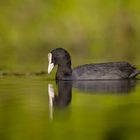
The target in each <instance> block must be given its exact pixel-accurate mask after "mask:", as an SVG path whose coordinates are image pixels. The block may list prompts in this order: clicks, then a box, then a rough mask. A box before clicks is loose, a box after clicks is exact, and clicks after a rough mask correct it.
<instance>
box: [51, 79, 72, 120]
mask: <svg viewBox="0 0 140 140" xmlns="http://www.w3.org/2000/svg"><path fill="white" fill-rule="evenodd" d="M57 85H58V93H55V92H54V89H53V85H52V84H48V94H49V109H50V118H51V119H53V108H54V107H59V108H64V107H66V106H68V105H69V104H70V102H71V98H72V81H57Z"/></svg>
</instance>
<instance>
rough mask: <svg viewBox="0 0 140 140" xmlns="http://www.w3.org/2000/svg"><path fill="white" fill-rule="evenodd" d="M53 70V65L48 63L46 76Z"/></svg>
mask: <svg viewBox="0 0 140 140" xmlns="http://www.w3.org/2000/svg"><path fill="white" fill-rule="evenodd" d="M53 68H54V64H53V63H50V64H49V65H48V74H50V72H51V71H52V69H53Z"/></svg>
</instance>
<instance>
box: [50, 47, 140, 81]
mask: <svg viewBox="0 0 140 140" xmlns="http://www.w3.org/2000/svg"><path fill="white" fill-rule="evenodd" d="M51 54H52V58H51V63H53V64H54V66H55V65H58V69H57V73H56V79H57V80H96V79H132V78H135V77H136V76H137V75H138V74H139V73H140V71H138V70H136V68H135V67H134V66H132V65H131V64H129V63H128V62H107V63H99V64H85V65H81V66H78V67H76V68H74V69H73V70H72V68H71V57H70V55H69V53H68V52H67V51H66V50H64V49H63V48H56V49H54V50H52V51H51Z"/></svg>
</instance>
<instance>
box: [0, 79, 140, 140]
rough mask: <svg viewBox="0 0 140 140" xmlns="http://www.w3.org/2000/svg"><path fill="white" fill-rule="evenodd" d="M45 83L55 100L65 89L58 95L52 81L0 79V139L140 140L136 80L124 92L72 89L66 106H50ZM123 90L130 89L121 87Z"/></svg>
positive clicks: (139, 98)
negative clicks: (53, 93)
mask: <svg viewBox="0 0 140 140" xmlns="http://www.w3.org/2000/svg"><path fill="white" fill-rule="evenodd" d="M49 84H51V85H52V86H53V89H54V92H55V96H57V97H58V95H59V92H62V93H63V92H64V91H67V90H66V89H65V90H62V91H59V92H58V86H57V85H56V82H55V81H50V80H48V79H47V77H45V76H44V77H41V76H38V77H37V76H31V77H30V76H29V77H28V76H23V77H22V76H21V77H14V76H13V77H12V76H11V77H8V76H7V77H1V78H0V139H1V140H90V139H92V140H139V139H140V82H139V80H137V81H136V82H135V84H132V85H133V86H132V88H131V87H130V89H128V90H124V91H123V90H121V91H120V90H119V91H118V90H115V91H108V92H107V91H106V90H105V91H104V89H106V88H107V89H108V86H107V85H106V84H105V85H104V87H103V89H102V88H101V87H100V86H99V88H100V89H102V90H99V89H98V85H95V87H96V88H94V89H92V90H88V89H86V90H84V89H85V88H88V86H87V85H86V87H84V86H83V85H82V87H83V89H78V88H76V87H73V88H72V93H71V96H69V97H70V100H67V102H68V103H67V104H64V105H62V106H57V104H55V105H54V104H53V106H52V107H50V99H49V94H48V85H49ZM87 84H88V82H87ZM99 85H101V84H99ZM90 87H93V86H92V85H91V86H90ZM111 87H112V88H116V87H113V86H111ZM64 88H67V87H64ZM125 88H129V85H128V87H127V86H126V85H123V84H122V87H121V89H125ZM62 99H63V97H62ZM65 99H66V98H65ZM57 101H59V98H58V99H57Z"/></svg>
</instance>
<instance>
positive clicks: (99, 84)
mask: <svg viewBox="0 0 140 140" xmlns="http://www.w3.org/2000/svg"><path fill="white" fill-rule="evenodd" d="M72 86H73V88H76V89H79V90H80V91H82V92H90V93H98V92H101V93H117V94H119V93H126V94H127V93H129V92H131V91H132V89H134V87H135V86H136V80H97V81H73V85H72Z"/></svg>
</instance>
